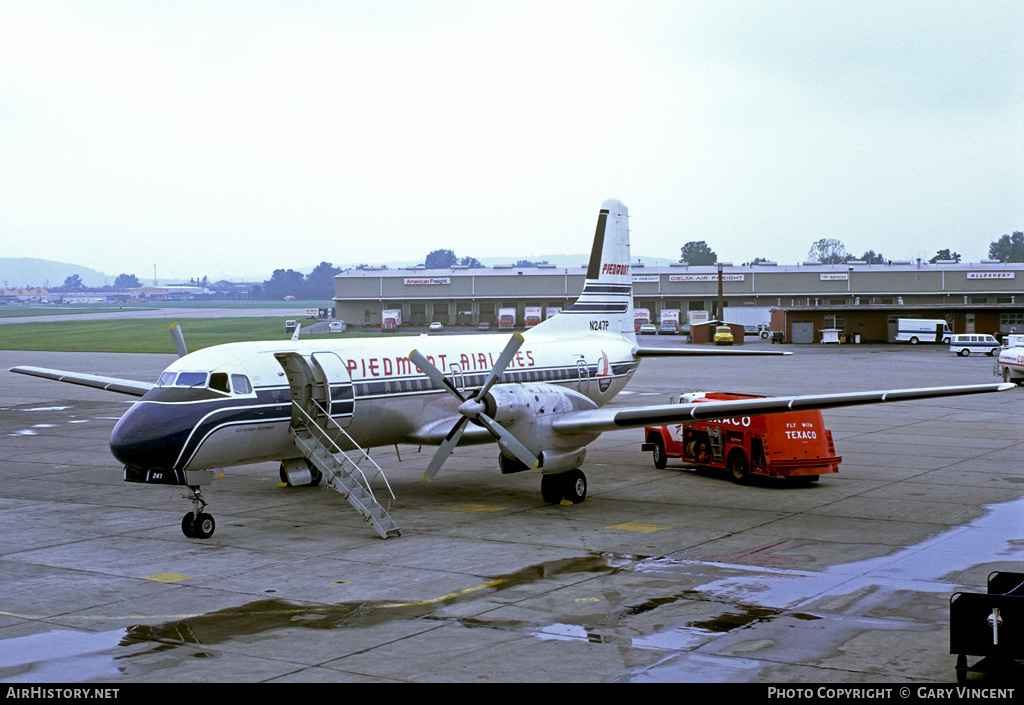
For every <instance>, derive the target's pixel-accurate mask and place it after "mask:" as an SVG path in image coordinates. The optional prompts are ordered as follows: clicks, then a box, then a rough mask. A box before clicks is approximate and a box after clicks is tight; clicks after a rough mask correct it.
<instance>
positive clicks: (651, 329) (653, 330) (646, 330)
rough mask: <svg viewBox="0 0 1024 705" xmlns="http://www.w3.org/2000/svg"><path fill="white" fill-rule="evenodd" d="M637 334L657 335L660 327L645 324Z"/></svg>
mask: <svg viewBox="0 0 1024 705" xmlns="http://www.w3.org/2000/svg"><path fill="white" fill-rule="evenodd" d="M637 333H639V334H640V335H657V334H658V326H656V325H654V324H653V323H644V324H643V325H642V326H640V328H639V329H638V330H637Z"/></svg>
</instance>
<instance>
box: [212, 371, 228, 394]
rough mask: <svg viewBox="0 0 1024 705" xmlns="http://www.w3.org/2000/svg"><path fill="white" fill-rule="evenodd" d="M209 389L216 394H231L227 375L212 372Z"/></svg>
mask: <svg viewBox="0 0 1024 705" xmlns="http://www.w3.org/2000/svg"><path fill="white" fill-rule="evenodd" d="M210 389H212V390H214V391H216V392H224V393H225V394H230V393H231V387H229V386H228V375H227V373H226V372H214V373H213V374H212V375H210Z"/></svg>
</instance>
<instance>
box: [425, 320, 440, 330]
mask: <svg viewBox="0 0 1024 705" xmlns="http://www.w3.org/2000/svg"><path fill="white" fill-rule="evenodd" d="M427 330H444V326H443V325H441V323H440V321H434V322H433V323H431V324H430V326H429V327H428V328H427Z"/></svg>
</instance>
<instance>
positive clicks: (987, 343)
mask: <svg viewBox="0 0 1024 705" xmlns="http://www.w3.org/2000/svg"><path fill="white" fill-rule="evenodd" d="M1000 349H1001V348H1000V345H999V341H998V340H996V339H995V338H993V337H992V336H991V335H982V334H980V333H959V334H957V335H954V336H953V337H952V338H951V339H950V341H949V351H950V352H955V353H956V354H957V355H959V356H960V357H967V356H968V355H970V354H971V353H972V352H974V353H985V354H986V355H990V356H991V355H995V354H996V353H998V352H999V350H1000Z"/></svg>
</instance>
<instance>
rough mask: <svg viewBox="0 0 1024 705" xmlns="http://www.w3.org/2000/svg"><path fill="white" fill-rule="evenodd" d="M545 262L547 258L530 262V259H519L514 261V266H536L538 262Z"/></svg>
mask: <svg viewBox="0 0 1024 705" xmlns="http://www.w3.org/2000/svg"><path fill="white" fill-rule="evenodd" d="M547 263H548V261H547V260H543V261H541V262H532V261H530V260H528V259H521V260H518V261H517V262H516V266H517V267H536V266H537V265H538V264H547Z"/></svg>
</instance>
